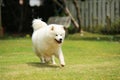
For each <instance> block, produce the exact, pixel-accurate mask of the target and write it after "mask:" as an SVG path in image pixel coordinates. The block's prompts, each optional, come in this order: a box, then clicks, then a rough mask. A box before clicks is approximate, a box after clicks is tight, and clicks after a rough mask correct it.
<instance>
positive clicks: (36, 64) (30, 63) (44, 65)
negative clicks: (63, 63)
mask: <svg viewBox="0 0 120 80" xmlns="http://www.w3.org/2000/svg"><path fill="white" fill-rule="evenodd" d="M27 64H28V65H29V66H33V67H38V68H59V67H60V66H58V65H53V64H49V63H48V64H47V63H40V62H29V63H27Z"/></svg>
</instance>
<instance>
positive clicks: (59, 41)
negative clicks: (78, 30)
mask: <svg viewBox="0 0 120 80" xmlns="http://www.w3.org/2000/svg"><path fill="white" fill-rule="evenodd" d="M62 40H63V39H59V40H56V39H55V41H56V42H57V43H58V44H60V43H62Z"/></svg>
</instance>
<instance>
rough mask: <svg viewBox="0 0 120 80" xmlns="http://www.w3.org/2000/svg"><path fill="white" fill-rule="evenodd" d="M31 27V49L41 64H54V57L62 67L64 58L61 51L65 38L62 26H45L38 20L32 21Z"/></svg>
mask: <svg viewBox="0 0 120 80" xmlns="http://www.w3.org/2000/svg"><path fill="white" fill-rule="evenodd" d="M32 27H33V29H34V32H33V35H32V42H33V48H34V51H35V53H36V55H37V56H38V57H39V58H40V60H41V62H42V63H47V62H52V64H56V63H55V60H54V56H55V57H57V58H58V59H59V61H60V64H61V66H64V65H65V62H64V56H63V52H62V49H61V45H62V43H63V41H64V37H65V30H64V27H63V25H58V24H50V25H47V24H46V23H45V22H43V21H42V20H40V19H34V20H33V24H32Z"/></svg>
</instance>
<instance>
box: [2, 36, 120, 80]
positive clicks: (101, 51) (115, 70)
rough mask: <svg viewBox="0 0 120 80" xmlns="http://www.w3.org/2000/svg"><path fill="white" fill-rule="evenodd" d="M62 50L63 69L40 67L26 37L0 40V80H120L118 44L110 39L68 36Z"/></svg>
mask: <svg viewBox="0 0 120 80" xmlns="http://www.w3.org/2000/svg"><path fill="white" fill-rule="evenodd" d="M74 39H75V40H74ZM62 49H63V53H64V56H65V62H66V66H65V67H63V68H62V67H60V66H59V64H57V65H51V64H40V63H39V58H38V57H36V56H35V54H34V52H33V50H32V43H31V39H30V38H13V39H12V38H10V39H1V40H0V80H120V42H118V41H112V39H111V37H107V38H106V37H105V36H102V35H100V36H99V37H95V36H94V37H87V38H85V37H83V38H81V39H80V38H75V37H74V35H72V36H68V38H67V39H66V40H65V41H64V44H63V47H62ZM56 61H57V63H59V62H58V60H57V59H56Z"/></svg>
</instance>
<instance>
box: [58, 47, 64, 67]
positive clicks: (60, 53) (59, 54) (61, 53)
mask: <svg viewBox="0 0 120 80" xmlns="http://www.w3.org/2000/svg"><path fill="white" fill-rule="evenodd" d="M58 58H59V61H60V64H61V66H62V67H64V66H65V61H64V56H63V52H62V50H61V48H60V49H59V50H58Z"/></svg>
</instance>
